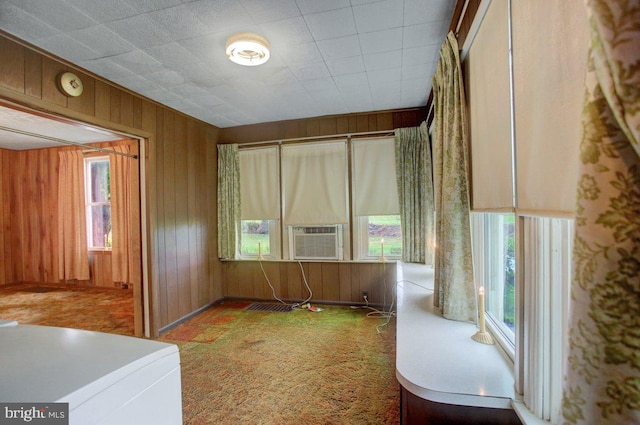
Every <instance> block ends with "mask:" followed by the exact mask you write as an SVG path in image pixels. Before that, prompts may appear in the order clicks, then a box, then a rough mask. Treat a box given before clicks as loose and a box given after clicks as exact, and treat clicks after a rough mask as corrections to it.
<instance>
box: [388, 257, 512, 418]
mask: <svg viewBox="0 0 640 425" xmlns="http://www.w3.org/2000/svg"><path fill="white" fill-rule="evenodd" d="M398 269H399V270H398V280H399V281H401V282H400V283H398V287H397V294H398V301H397V303H398V313H397V314H398V316H397V352H396V376H397V378H398V381H399V382H400V384H402V386H403V387H404V388H405V389H407V390H408V391H410V392H411V393H413V394H415V395H416V396H418V397H421V398H423V399H426V400H429V401H433V402H438V403H447V404H457V405H464V406H475V407H490V408H500V409H511V401H512V399H513V398H514V395H515V394H514V378H513V366H512V365H511V364H510V362H509V361H508V359H506V358H505V356H504V355H503V353H501V351H500V349H499V348H498V347H496V346H494V345H485V344H481V343H478V342H476V341H474V340H472V339H471V336H472V335H473V334H474V333H475V332H476V331H477V328H476V325H475V324H472V323H465V322H457V321H453V320H447V319H445V318H443V317H442V316H441V315H440V313H439V312H437V311H436V309H435V308H434V307H433V269H432V268H431V267H428V266H418V265H412V264H402V265H400V264H399V265H398ZM402 280H409V281H412V282H415V283H417V284H418V285H420V286H418V285H416V284H413V283H408V282H402Z"/></svg>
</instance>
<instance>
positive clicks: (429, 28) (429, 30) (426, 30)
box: [402, 21, 446, 48]
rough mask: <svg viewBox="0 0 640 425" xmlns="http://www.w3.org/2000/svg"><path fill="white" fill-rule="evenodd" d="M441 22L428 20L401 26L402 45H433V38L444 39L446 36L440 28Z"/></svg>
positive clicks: (407, 46)
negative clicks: (422, 22)
mask: <svg viewBox="0 0 640 425" xmlns="http://www.w3.org/2000/svg"><path fill="white" fill-rule="evenodd" d="M441 27H442V22H440V21H436V22H428V23H425V24H418V25H411V26H408V27H404V28H403V37H402V39H403V41H404V47H405V48H409V47H419V46H428V45H433V40H434V39H435V40H444V37H445V36H446V34H445V33H442V30H441Z"/></svg>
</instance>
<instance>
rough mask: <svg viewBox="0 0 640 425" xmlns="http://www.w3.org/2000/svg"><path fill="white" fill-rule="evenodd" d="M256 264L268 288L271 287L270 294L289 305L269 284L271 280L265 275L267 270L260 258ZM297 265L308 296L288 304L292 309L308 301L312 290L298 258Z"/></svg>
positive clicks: (311, 295)
mask: <svg viewBox="0 0 640 425" xmlns="http://www.w3.org/2000/svg"><path fill="white" fill-rule="evenodd" d="M258 264H260V270H262V274H263V275H264V278H265V280H266V281H267V283H268V284H269V288H271V294H272V295H273V298H274V299H276V300H278V301H280V302H281V303H282V304H286V305H289V303H287V302H285V301H283V300H282V299H280V298H279V297H278V296H277V295H276V289H275V288H274V287H273V285H272V284H271V280H269V276H267V272H266V271H265V270H264V266H263V265H262V260H260V259H258ZM298 266H300V271H301V272H302V280H303V281H304V286H306V287H307V290H308V291H309V296H308V297H307V299H306V300H304V301H302V302H299V303H294V304H290V305H291V308H292V309H294V308H298V307H300V306H301V305H303V304H306V303H308V302H309V300H311V298H312V297H313V291H312V290H311V287H310V286H309V283H308V282H307V276H305V274H304V268H302V263H301V262H300V261H299V260H298Z"/></svg>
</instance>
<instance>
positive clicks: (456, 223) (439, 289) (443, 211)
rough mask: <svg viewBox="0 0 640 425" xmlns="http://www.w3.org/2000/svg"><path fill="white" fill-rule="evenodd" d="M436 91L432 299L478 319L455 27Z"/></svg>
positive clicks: (447, 311)
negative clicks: (433, 294)
mask: <svg viewBox="0 0 640 425" xmlns="http://www.w3.org/2000/svg"><path fill="white" fill-rule="evenodd" d="M433 91H434V109H435V134H434V140H433V168H434V194H435V196H434V198H435V209H436V223H435V225H436V231H435V233H436V250H435V261H434V263H435V264H434V265H435V297H434V304H435V306H436V307H440V310H441V311H442V314H443V316H444V317H446V318H447V319H454V320H462V321H475V320H476V311H477V310H476V296H475V287H474V282H473V264H472V259H471V224H470V219H469V187H468V186H469V185H468V174H469V173H468V164H467V162H468V153H467V152H468V146H467V144H468V141H467V137H466V134H465V128H466V123H465V120H466V117H465V110H464V108H465V107H464V105H465V101H464V89H463V82H462V74H461V70H460V57H459V53H458V42H457V40H456V38H455V36H454V35H453V33H451V32H450V33H449V34H448V35H447V39H446V40H445V42H444V44H443V45H442V48H441V50H440V60H439V61H438V67H437V69H436V74H435V75H434V77H433Z"/></svg>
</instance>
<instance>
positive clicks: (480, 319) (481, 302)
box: [478, 286, 485, 332]
mask: <svg viewBox="0 0 640 425" xmlns="http://www.w3.org/2000/svg"><path fill="white" fill-rule="evenodd" d="M478 322H479V323H478V324H479V326H480V332H485V327H484V286H481V287H480V289H478Z"/></svg>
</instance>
